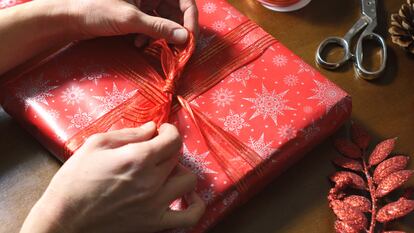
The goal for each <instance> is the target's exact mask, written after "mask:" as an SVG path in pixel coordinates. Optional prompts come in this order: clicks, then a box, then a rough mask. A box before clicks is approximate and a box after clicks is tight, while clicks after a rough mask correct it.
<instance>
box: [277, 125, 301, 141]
mask: <svg viewBox="0 0 414 233" xmlns="http://www.w3.org/2000/svg"><path fill="white" fill-rule="evenodd" d="M277 133H278V134H279V136H280V137H281V138H282V139H286V140H290V139H292V138H294V137H296V133H297V130H296V129H295V128H294V127H293V126H292V125H290V124H288V125H282V126H280V127H279V128H278V132H277Z"/></svg>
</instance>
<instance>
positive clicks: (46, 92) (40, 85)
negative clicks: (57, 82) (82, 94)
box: [16, 74, 57, 110]
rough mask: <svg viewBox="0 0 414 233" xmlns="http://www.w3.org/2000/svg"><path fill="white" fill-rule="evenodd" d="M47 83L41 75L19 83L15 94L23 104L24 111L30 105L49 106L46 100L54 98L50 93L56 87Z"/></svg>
mask: <svg viewBox="0 0 414 233" xmlns="http://www.w3.org/2000/svg"><path fill="white" fill-rule="evenodd" d="M49 83H50V81H49V80H44V79H43V74H40V75H39V76H37V77H31V78H28V79H27V80H25V81H24V82H22V83H21V85H20V86H19V87H18V88H17V90H16V92H17V98H18V99H20V100H21V101H22V102H23V103H24V109H25V110H27V109H28V108H29V106H30V105H32V104H39V103H42V104H44V105H49V102H48V101H47V98H50V97H53V96H54V95H53V94H52V93H50V91H51V90H53V89H55V88H57V86H52V85H49Z"/></svg>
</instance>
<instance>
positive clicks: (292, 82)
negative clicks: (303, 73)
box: [283, 74, 299, 87]
mask: <svg viewBox="0 0 414 233" xmlns="http://www.w3.org/2000/svg"><path fill="white" fill-rule="evenodd" d="M283 81H284V82H285V84H286V85H287V86H289V87H293V86H296V85H297V84H298V82H299V80H298V76H296V75H294V74H289V75H286V76H285V77H284V78H283Z"/></svg>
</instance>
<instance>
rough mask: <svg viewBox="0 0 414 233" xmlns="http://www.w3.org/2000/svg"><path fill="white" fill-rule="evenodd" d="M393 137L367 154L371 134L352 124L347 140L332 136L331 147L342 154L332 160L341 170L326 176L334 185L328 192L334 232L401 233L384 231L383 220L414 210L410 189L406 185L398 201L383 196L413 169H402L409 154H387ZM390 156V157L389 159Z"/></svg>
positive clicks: (408, 177)
mask: <svg viewBox="0 0 414 233" xmlns="http://www.w3.org/2000/svg"><path fill="white" fill-rule="evenodd" d="M396 140H397V138H391V139H387V140H384V141H382V142H380V143H379V144H378V145H376V146H375V148H374V149H373V150H372V152H371V153H368V151H367V149H368V147H369V145H370V142H371V136H370V135H369V134H368V133H367V132H366V131H365V129H363V128H362V127H361V126H359V125H357V124H355V123H352V126H351V140H349V139H346V138H339V139H336V140H335V142H334V145H335V148H336V149H337V150H338V151H339V152H340V153H341V155H342V156H340V157H337V158H336V159H334V160H333V163H334V164H335V165H337V166H338V167H339V168H340V169H341V171H337V172H335V173H334V174H333V175H331V176H330V180H331V181H332V182H333V183H334V184H335V185H334V187H333V188H331V190H330V191H329V194H328V201H329V206H330V208H331V209H332V210H333V212H334V214H335V215H336V217H337V220H336V221H335V224H334V228H335V231H336V232H338V233H360V232H367V233H404V232H403V231H390V230H387V229H386V228H387V223H388V222H391V221H394V220H395V219H398V218H401V217H404V216H405V215H407V214H408V213H410V212H412V211H413V210H414V200H410V198H411V197H412V196H413V194H414V188H407V189H406V190H405V192H404V195H403V196H402V197H400V198H399V199H398V200H394V201H390V200H388V199H387V200H385V197H386V196H387V195H388V194H390V193H391V192H393V191H395V190H396V189H398V188H400V187H401V186H402V185H403V184H405V183H406V182H407V181H408V180H409V179H410V177H411V176H412V175H413V173H414V171H412V170H406V167H407V165H408V161H409V157H408V156H404V155H394V156H392V157H390V154H391V153H392V150H393V149H394V146H395V143H396ZM389 157H390V158H389Z"/></svg>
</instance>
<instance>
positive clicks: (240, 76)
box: [227, 64, 257, 87]
mask: <svg viewBox="0 0 414 233" xmlns="http://www.w3.org/2000/svg"><path fill="white" fill-rule="evenodd" d="M253 67H254V65H253V64H251V65H246V66H243V67H242V68H240V69H238V70H236V71H234V72H233V73H231V74H230V79H229V81H228V82H227V83H232V82H239V83H241V84H242V85H243V86H244V87H246V86H247V81H249V80H250V79H255V78H257V76H256V75H255V74H254V73H253Z"/></svg>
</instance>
